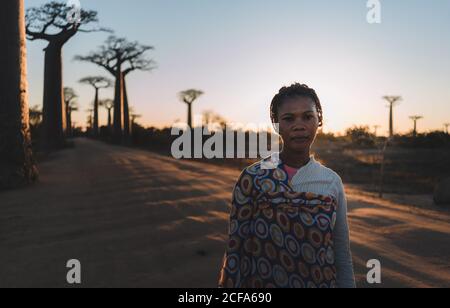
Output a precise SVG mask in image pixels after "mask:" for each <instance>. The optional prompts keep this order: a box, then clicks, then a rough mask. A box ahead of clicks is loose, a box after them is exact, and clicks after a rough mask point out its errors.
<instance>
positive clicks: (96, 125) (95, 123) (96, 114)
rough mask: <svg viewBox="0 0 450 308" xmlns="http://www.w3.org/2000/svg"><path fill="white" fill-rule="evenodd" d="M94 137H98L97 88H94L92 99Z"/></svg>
mask: <svg viewBox="0 0 450 308" xmlns="http://www.w3.org/2000/svg"><path fill="white" fill-rule="evenodd" d="M93 134H94V137H98V88H95V99H94V132H93Z"/></svg>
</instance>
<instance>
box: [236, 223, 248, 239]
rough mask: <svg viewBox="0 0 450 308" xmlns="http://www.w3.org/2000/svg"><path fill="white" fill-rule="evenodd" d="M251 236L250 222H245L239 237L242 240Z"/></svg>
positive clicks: (240, 228)
mask: <svg viewBox="0 0 450 308" xmlns="http://www.w3.org/2000/svg"><path fill="white" fill-rule="evenodd" d="M249 234H250V221H244V222H243V223H241V225H240V226H239V230H238V235H239V236H240V237H241V238H246V237H248V236H249Z"/></svg>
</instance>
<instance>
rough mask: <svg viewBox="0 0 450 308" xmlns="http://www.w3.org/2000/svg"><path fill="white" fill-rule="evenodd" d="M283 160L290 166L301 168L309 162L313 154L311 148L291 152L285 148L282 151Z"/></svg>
mask: <svg viewBox="0 0 450 308" xmlns="http://www.w3.org/2000/svg"><path fill="white" fill-rule="evenodd" d="M280 158H281V161H282V162H283V163H284V164H286V165H288V166H289V167H293V168H297V169H300V168H301V167H303V166H305V165H306V164H308V163H309V161H310V159H311V154H310V151H309V149H308V150H306V151H304V152H291V151H289V150H286V149H283V151H282V152H281V153H280Z"/></svg>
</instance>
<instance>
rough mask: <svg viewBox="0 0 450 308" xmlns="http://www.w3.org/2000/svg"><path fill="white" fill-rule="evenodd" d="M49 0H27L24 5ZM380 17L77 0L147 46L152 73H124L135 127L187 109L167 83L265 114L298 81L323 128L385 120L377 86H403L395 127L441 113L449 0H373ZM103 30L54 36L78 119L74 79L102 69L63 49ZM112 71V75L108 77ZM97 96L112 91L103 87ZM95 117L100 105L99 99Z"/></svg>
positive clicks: (440, 118)
mask: <svg viewBox="0 0 450 308" xmlns="http://www.w3.org/2000/svg"><path fill="white" fill-rule="evenodd" d="M46 2H48V1H42V0H25V3H26V6H27V8H28V7H33V6H39V5H41V4H43V3H46ZM380 2H381V8H382V11H381V12H382V15H381V16H382V22H381V24H369V23H368V22H367V20H366V14H367V11H368V8H367V7H366V4H367V1H366V0H342V1H335V0H329V1H325V0H314V1H304V0H266V1H261V0H258V1H257V0H239V1H238V0H150V1H149V0H128V1H123V0H81V4H82V7H83V8H85V9H92V10H96V11H98V14H99V15H98V16H99V19H100V25H101V26H104V27H108V28H111V29H113V30H114V31H115V34H116V35H117V36H123V37H126V38H127V39H129V40H132V41H134V40H137V41H139V42H140V43H142V44H146V45H152V46H154V47H155V50H154V51H151V52H149V53H148V55H149V56H150V57H151V58H152V59H154V61H156V63H157V69H156V70H154V71H152V72H134V73H132V74H131V75H130V76H129V77H128V78H127V86H128V95H129V101H130V105H131V106H132V107H133V108H134V110H135V112H136V113H138V114H141V115H142V118H140V119H139V120H138V122H139V123H141V124H142V125H145V126H156V127H163V126H171V125H172V124H173V123H174V122H175V121H176V120H185V118H186V114H187V110H186V106H185V105H184V104H183V103H181V102H180V101H179V100H178V96H177V93H178V92H180V91H182V90H186V89H189V88H196V89H201V90H202V91H204V92H205V94H204V95H203V96H202V97H201V98H200V99H199V100H198V101H197V102H195V104H194V113H197V114H199V113H201V112H203V111H205V110H212V111H214V112H216V113H218V114H220V115H222V116H223V117H225V118H226V119H227V120H228V121H230V122H241V123H248V122H251V123H261V122H269V121H270V117H269V105H270V101H271V99H272V97H273V96H274V95H275V94H276V93H277V92H278V90H279V88H280V87H282V86H283V85H289V84H291V83H294V82H301V83H305V84H307V85H309V86H310V87H313V88H314V89H316V91H317V93H318V95H319V97H320V99H321V100H322V104H323V109H324V117H325V131H333V132H343V131H344V130H345V129H346V128H348V127H350V126H352V125H370V126H373V125H381V127H382V128H381V129H380V130H379V132H381V133H385V132H386V131H387V129H388V109H387V108H386V104H385V103H384V102H383V100H382V98H381V97H382V96H384V95H401V96H403V101H402V102H401V104H400V105H399V106H398V107H396V109H395V125H396V127H395V129H396V131H397V132H407V131H409V130H411V129H412V121H411V120H410V119H409V116H410V115H416V114H419V115H423V116H424V119H423V120H421V121H420V122H419V130H420V131H424V130H435V129H439V130H440V129H443V124H444V123H445V122H450V18H449V17H448V16H450V1H448V0H433V1H425V0H395V1H393V0H384V1H383V0H381V1H380ZM107 36H108V34H107V33H88V34H85V33H79V34H77V36H76V37H74V38H73V39H72V40H71V41H70V42H69V43H67V44H66V45H65V47H64V52H63V63H64V64H63V67H64V72H63V76H64V85H65V86H69V87H73V88H74V89H75V90H76V92H77V93H78V94H79V100H78V102H79V105H80V107H81V108H80V111H79V112H77V113H76V114H75V115H74V116H73V120H74V121H75V122H76V123H77V125H79V126H84V125H85V122H86V117H87V113H86V112H85V111H86V109H88V105H89V104H90V103H91V102H92V100H93V97H94V93H93V89H91V88H90V87H89V86H86V85H81V84H79V83H78V80H79V79H81V78H83V77H85V76H88V75H99V74H100V75H104V76H108V73H107V72H106V71H105V70H103V69H102V68H100V67H97V66H95V65H93V64H89V63H80V62H76V61H74V60H73V58H74V56H75V55H85V54H87V53H89V52H90V51H93V50H96V49H97V47H98V46H99V45H101V44H102V42H103V41H104V40H105V39H106V38H107ZM45 46H46V43H45V42H44V41H33V42H31V41H28V45H27V47H28V78H29V91H30V105H41V104H42V95H43V72H44V71H43V68H44V53H43V49H44V48H45ZM108 77H110V76H108ZM100 95H101V98H112V97H113V90H112V89H109V90H103V91H102V92H101V93H100ZM100 122H101V124H105V123H106V112H105V111H104V110H101V113H100Z"/></svg>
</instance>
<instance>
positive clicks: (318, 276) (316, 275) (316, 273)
mask: <svg viewBox="0 0 450 308" xmlns="http://www.w3.org/2000/svg"><path fill="white" fill-rule="evenodd" d="M311 276H312V279H313V280H314V283H315V284H316V285H319V284H321V283H322V281H323V274H322V271H321V270H320V267H319V266H317V265H316V266H313V267H312V268H311Z"/></svg>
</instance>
